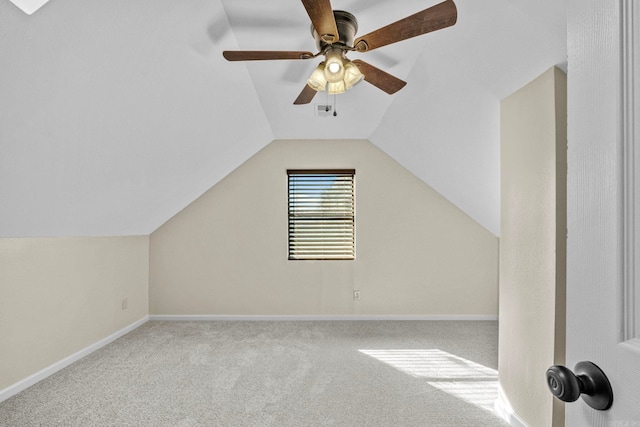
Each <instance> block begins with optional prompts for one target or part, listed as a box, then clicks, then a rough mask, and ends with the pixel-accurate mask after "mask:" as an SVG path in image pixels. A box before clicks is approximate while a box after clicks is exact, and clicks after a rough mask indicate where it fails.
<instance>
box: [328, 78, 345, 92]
mask: <svg viewBox="0 0 640 427" xmlns="http://www.w3.org/2000/svg"><path fill="white" fill-rule="evenodd" d="M345 90H347V89H346V86H345V84H344V80H340V81H338V82H335V83H332V82H329V89H328V91H329V95H338V94H341V93H344V91H345Z"/></svg>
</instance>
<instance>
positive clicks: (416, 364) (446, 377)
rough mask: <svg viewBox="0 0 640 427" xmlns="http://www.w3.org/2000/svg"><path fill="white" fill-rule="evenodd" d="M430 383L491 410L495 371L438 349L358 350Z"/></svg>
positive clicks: (494, 397)
mask: <svg viewBox="0 0 640 427" xmlns="http://www.w3.org/2000/svg"><path fill="white" fill-rule="evenodd" d="M358 351H359V352H360V353H363V354H366V355H367V356H369V357H373V358H374V359H377V360H379V361H380V362H383V363H386V364H387V365H390V366H392V367H394V368H395V369H397V370H399V371H401V372H404V373H405V374H408V375H411V376H412V377H414V378H424V379H425V380H426V381H427V384H429V385H430V386H432V387H435V388H437V389H439V390H442V391H444V392H446V393H449V394H450V395H452V396H455V397H457V398H459V399H462V400H464V401H465V402H469V403H471V404H473V405H475V406H477V407H479V408H482V409H485V410H487V411H490V412H493V411H494V410H493V406H494V402H495V400H496V399H497V398H498V371H496V370H495V369H491V368H488V367H486V366H483V365H481V364H479V363H476V362H473V361H471V360H467V359H464V358H462V357H459V356H456V355H454V354H451V353H447V352H446V351H442V350H438V349H428V350H423V349H392V350H358Z"/></svg>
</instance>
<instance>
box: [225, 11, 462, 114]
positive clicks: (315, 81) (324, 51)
mask: <svg viewBox="0 0 640 427" xmlns="http://www.w3.org/2000/svg"><path fill="white" fill-rule="evenodd" d="M302 4H303V5H304V7H305V9H306V10H307V14H308V15H309V18H311V33H312V35H313V38H314V39H315V40H316V47H317V48H318V53H315V54H313V53H311V52H305V51H273V50H257V51H256V50H225V51H224V52H222V55H223V56H224V57H225V58H226V59H227V60H228V61H261V60H273V59H294V60H295V59H311V58H315V57H317V56H320V55H324V57H325V60H324V61H322V62H321V63H320V64H319V65H318V66H317V67H316V69H315V70H314V71H313V73H312V74H311V76H310V77H309V79H308V80H307V84H306V85H305V87H304V89H303V90H302V92H301V93H300V95H299V96H298V98H297V99H296V100H295V101H294V104H296V105H300V104H308V103H310V102H311V100H312V99H313V97H314V96H315V94H316V93H317V92H322V91H324V90H325V89H326V90H327V91H328V92H329V94H338V93H343V92H344V91H346V90H347V89H349V88H351V87H352V86H354V85H355V84H357V83H359V82H360V81H362V80H363V79H364V80H366V81H367V82H369V83H371V84H372V85H374V86H376V87H377V88H379V89H382V90H383V91H385V92H386V93H388V94H394V93H396V92H397V91H399V90H400V89H402V88H403V87H404V86H405V85H406V84H407V83H406V82H404V81H402V80H400V79H399V78H397V77H394V76H392V75H391V74H389V73H387V72H385V71H382V70H381V69H379V68H376V67H374V66H373V65H370V64H368V63H366V62H364V61H361V60H359V59H356V60H354V61H351V60H349V59H348V58H347V56H346V55H347V53H348V52H350V51H356V52H368V51H371V50H373V49H377V48H379V47H382V46H386V45H389V44H392V43H396V42H399V41H402V40H406V39H409V38H412V37H416V36H420V35H422V34H426V33H429V32H432V31H436V30H440V29H442V28H446V27H450V26H452V25H454V24H455V23H456V20H457V18H458V11H457V9H456V5H455V4H454V2H453V0H446V1H444V2H442V3H439V4H436V5H435V6H432V7H430V8H427V9H425V10H423V11H421V12H418V13H415V14H413V15H410V16H407V17H406V18H403V19H401V20H399V21H396V22H394V23H392V24H389V25H387V26H385V27H382V28H379V29H377V30H375V31H373V32H371V33H369V34H366V35H364V36H362V37H358V38H357V39H355V40H354V38H355V34H356V32H357V30H358V21H357V20H356V18H355V16H353V15H352V14H351V13H349V12H345V11H342V10H335V11H334V10H333V9H332V8H331V1H330V0H302Z"/></svg>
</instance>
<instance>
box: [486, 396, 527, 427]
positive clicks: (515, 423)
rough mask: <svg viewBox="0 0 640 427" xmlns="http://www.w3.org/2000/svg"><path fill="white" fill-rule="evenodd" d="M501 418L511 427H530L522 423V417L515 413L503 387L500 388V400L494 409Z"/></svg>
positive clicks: (496, 402) (497, 400) (498, 399)
mask: <svg viewBox="0 0 640 427" xmlns="http://www.w3.org/2000/svg"><path fill="white" fill-rule="evenodd" d="M493 409H494V410H495V412H496V414H498V416H499V417H500V418H502V419H503V420H505V421H506V422H507V423H508V424H509V425H510V426H511V427H529V426H528V425H527V423H525V422H524V421H522V419H521V418H520V417H518V415H517V414H516V413H515V412H514V411H513V409H512V408H511V405H510V404H509V402H508V400H507V398H506V396H505V395H504V391H503V390H502V387H500V388H499V391H498V398H497V399H496V401H495V403H494V408H493Z"/></svg>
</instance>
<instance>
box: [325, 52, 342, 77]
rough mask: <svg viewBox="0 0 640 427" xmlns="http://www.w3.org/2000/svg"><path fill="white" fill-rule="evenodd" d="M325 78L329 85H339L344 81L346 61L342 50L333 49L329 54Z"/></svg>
mask: <svg viewBox="0 0 640 427" xmlns="http://www.w3.org/2000/svg"><path fill="white" fill-rule="evenodd" d="M326 56H327V61H326V64H325V67H324V76H325V77H326V79H327V81H328V82H329V83H337V82H339V81H341V80H343V79H344V59H343V52H342V50H341V49H331V50H329V51H328V52H327V54H326Z"/></svg>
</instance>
